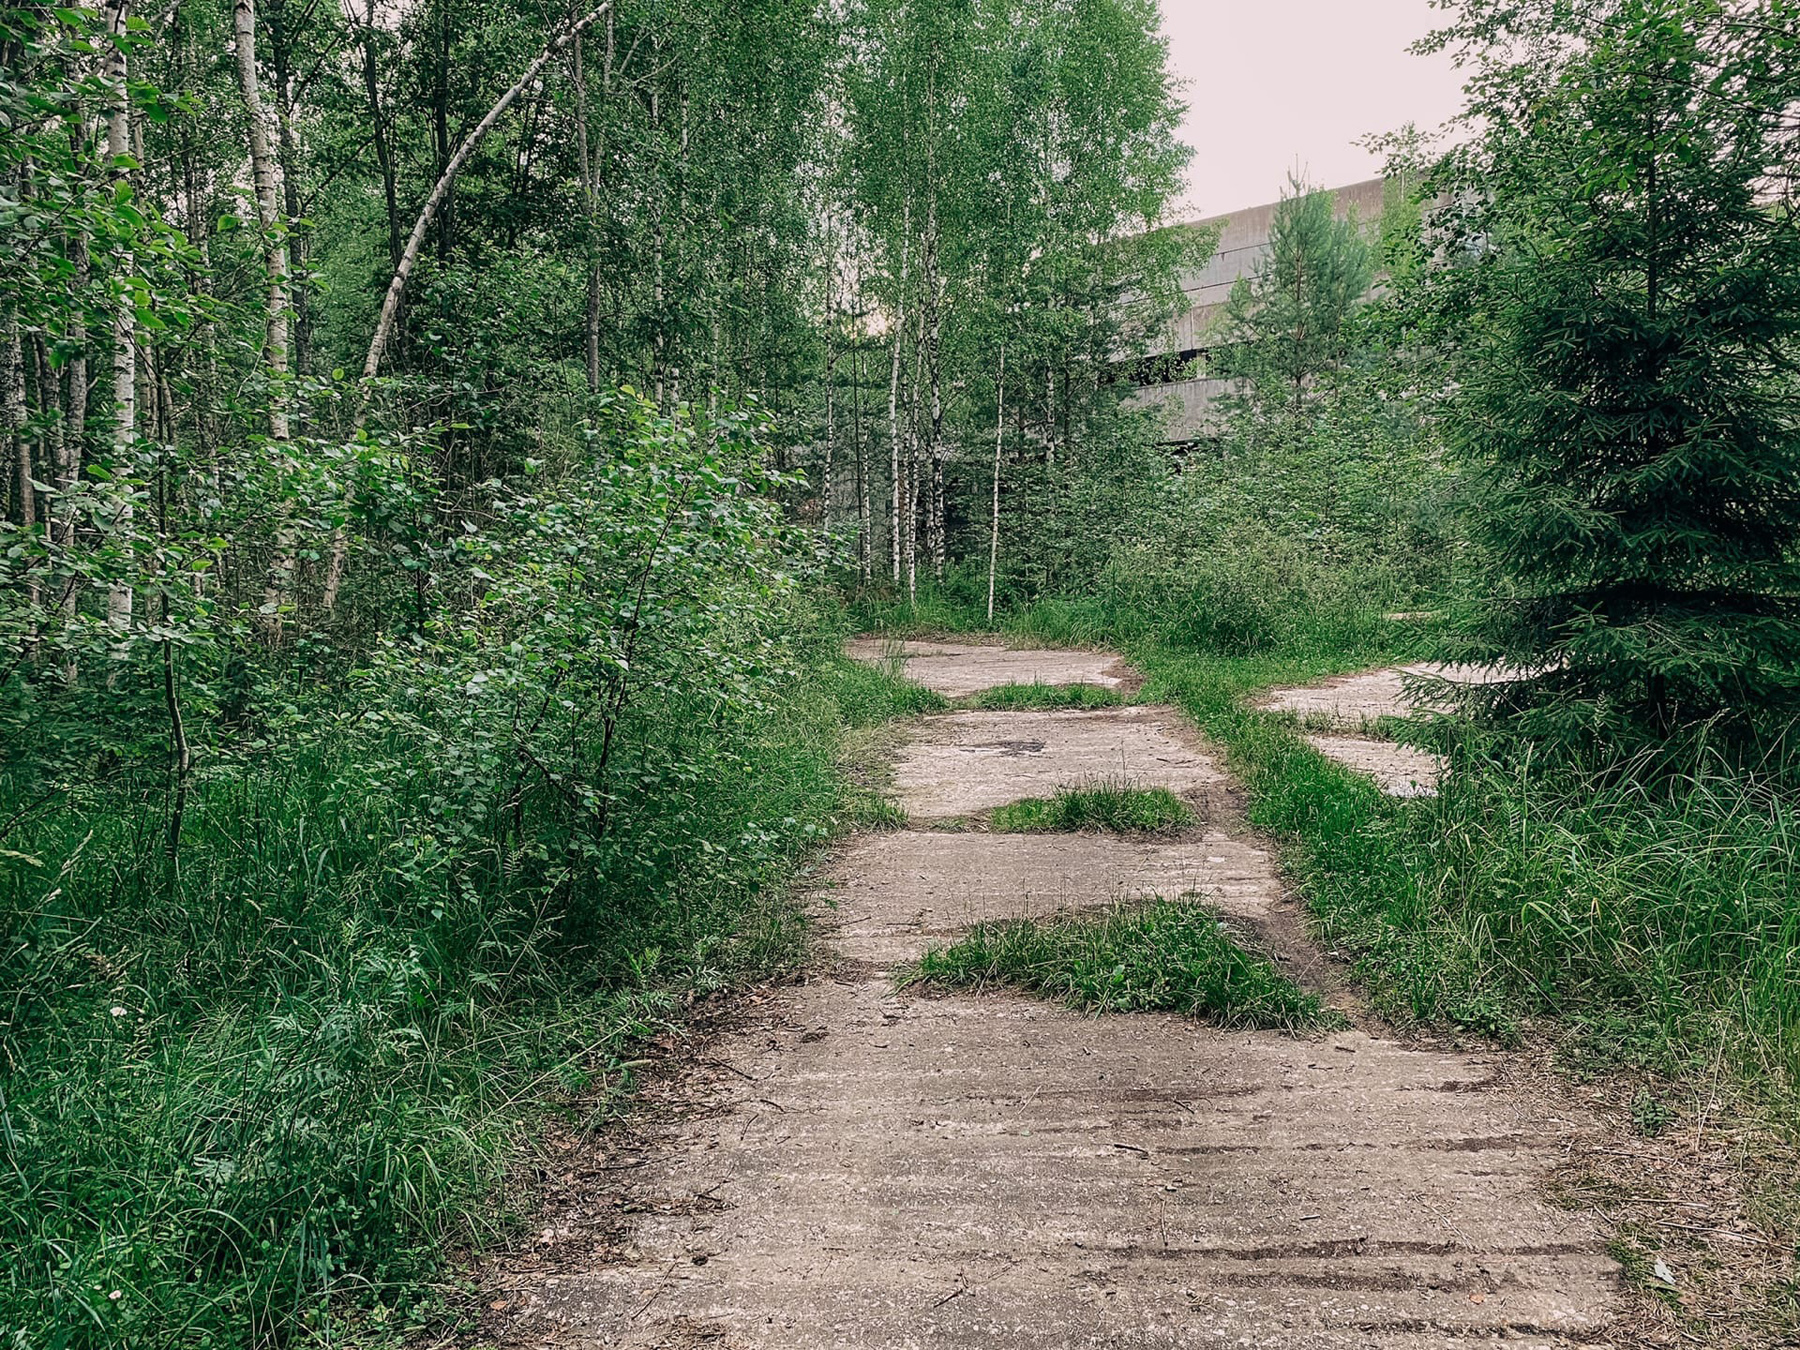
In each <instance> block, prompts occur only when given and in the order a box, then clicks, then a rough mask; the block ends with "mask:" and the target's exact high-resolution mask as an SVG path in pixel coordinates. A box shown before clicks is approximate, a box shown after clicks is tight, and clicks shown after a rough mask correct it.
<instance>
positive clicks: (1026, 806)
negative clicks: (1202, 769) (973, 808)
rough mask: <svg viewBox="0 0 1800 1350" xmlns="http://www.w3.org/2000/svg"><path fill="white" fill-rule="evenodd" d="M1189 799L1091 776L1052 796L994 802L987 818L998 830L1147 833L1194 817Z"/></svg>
mask: <svg viewBox="0 0 1800 1350" xmlns="http://www.w3.org/2000/svg"><path fill="white" fill-rule="evenodd" d="M1193 819H1194V813H1193V811H1192V810H1190V809H1189V807H1188V804H1187V803H1186V802H1184V801H1182V800H1181V798H1179V797H1177V796H1176V795H1175V794H1174V793H1173V792H1170V791H1169V789H1167V788H1160V787H1159V788H1140V787H1133V786H1131V785H1130V784H1129V783H1113V782H1108V781H1105V780H1096V781H1094V782H1090V783H1077V784H1074V785H1073V786H1071V787H1062V788H1058V789H1057V790H1056V795H1055V796H1053V797H1027V798H1025V799H1024V800H1022V801H1016V802H1011V803H1009V804H1007V805H1005V806H1001V807H996V808H995V810H994V813H993V815H992V816H990V817H989V820H990V823H991V824H992V826H993V828H994V829H995V830H996V831H998V832H1000V833H1002V834H1043V833H1051V832H1063V833H1072V832H1074V831H1077V830H1107V831H1110V832H1112V833H1115V834H1152V833H1155V832H1156V831H1159V830H1170V829H1175V828H1177V827H1179V826H1182V825H1188V824H1191V823H1192V822H1193Z"/></svg>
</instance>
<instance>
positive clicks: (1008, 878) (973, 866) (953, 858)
mask: <svg viewBox="0 0 1800 1350" xmlns="http://www.w3.org/2000/svg"><path fill="white" fill-rule="evenodd" d="M834 870H835V873H836V877H837V884H836V885H835V886H834V887H833V889H831V890H830V891H828V892H825V893H824V894H825V896H826V897H828V898H829V900H830V908H828V909H824V910H822V911H821V918H820V923H821V925H822V926H823V927H824V928H825V929H826V930H827V931H829V932H830V933H831V934H832V936H833V943H834V945H835V946H836V948H837V950H838V951H840V952H841V953H842V954H843V955H845V956H847V957H850V958H852V959H853V960H857V961H865V962H869V963H872V964H875V965H878V966H885V965H897V964H900V963H902V962H906V961H914V960H917V959H918V958H919V957H920V956H922V955H923V954H924V952H925V949H926V947H928V946H930V945H933V944H935V943H942V942H946V941H953V940H954V939H955V937H956V935H957V934H958V933H959V932H961V931H962V930H963V929H965V928H967V927H969V926H970V925H972V924H977V923H983V922H987V921H989V920H994V919H1019V918H1039V917H1042V916H1045V915H1049V914H1055V913H1058V912H1061V911H1066V910H1073V909H1082V908H1089V907H1093V906H1096V905H1105V904H1108V903H1111V902H1113V901H1118V900H1136V899H1141V898H1143V897H1145V896H1150V895H1160V896H1163V897H1165V898H1174V897H1177V896H1181V895H1187V894H1195V895H1199V896H1201V897H1203V898H1204V899H1205V900H1206V902H1207V903H1208V904H1210V905H1212V906H1213V907H1214V908H1216V909H1218V910H1219V911H1220V912H1222V913H1225V914H1228V915H1231V916H1234V917H1237V918H1242V919H1246V920H1249V921H1251V922H1253V923H1255V922H1261V921H1262V920H1265V919H1267V918H1268V917H1269V916H1270V913H1271V911H1272V910H1274V909H1275V908H1276V907H1277V906H1289V905H1290V904H1291V902H1290V901H1289V900H1288V897H1287V895H1286V893H1285V891H1284V889H1283V887H1282V884H1281V878H1280V876H1279V875H1278V874H1277V872H1276V869H1275V860H1274V859H1273V858H1271V857H1270V856H1269V854H1268V852H1267V851H1266V850H1264V849H1261V848H1258V847H1256V846H1255V845H1253V844H1247V843H1243V842H1240V841H1238V840H1235V839H1232V838H1230V837H1229V836H1227V835H1226V834H1225V833H1224V832H1223V831H1220V830H1210V831H1206V832H1204V833H1203V834H1201V835H1200V836H1199V837H1198V838H1194V839H1182V840H1179V841H1173V842H1162V841H1154V840H1139V839H1126V838H1120V837H1117V836H1113V835H1096V834H1083V835H1068V834H1050V835H1025V834H943V833H935V832H929V831H918V830H901V831H896V832H894V833H891V834H871V835H864V836H862V837H860V838H858V839H855V840H852V841H851V843H850V844H849V845H848V846H847V848H846V849H845V851H844V854H843V856H842V858H841V859H840V860H839V863H838V866H837V867H836V869H834Z"/></svg>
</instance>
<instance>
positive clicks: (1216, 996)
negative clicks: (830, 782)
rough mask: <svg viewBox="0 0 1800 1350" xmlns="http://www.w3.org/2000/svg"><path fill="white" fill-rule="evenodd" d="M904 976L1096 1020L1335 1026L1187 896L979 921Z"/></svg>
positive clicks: (1312, 999)
mask: <svg viewBox="0 0 1800 1350" xmlns="http://www.w3.org/2000/svg"><path fill="white" fill-rule="evenodd" d="M902 978H903V980H905V981H907V982H913V983H930V984H934V985H938V986H941V987H943V988H948V989H979V988H982V987H984V986H988V985H1011V986H1014V987H1017V988H1021V989H1025V990H1028V991H1030V992H1032V993H1035V994H1042V995H1044V996H1045V997H1047V998H1054V999H1059V1000H1061V1001H1062V1002H1064V1003H1067V1004H1068V1005H1069V1006H1070V1007H1073V1008H1081V1009H1085V1010H1087V1011H1090V1012H1095V1013H1107V1012H1151V1011H1160V1012H1177V1013H1182V1014H1185V1015H1187V1016H1190V1017H1200V1018H1205V1019H1206V1020H1208V1021H1210V1022H1214V1023H1216V1024H1218V1025H1220V1026H1224V1027H1276V1028H1280V1029H1282V1030H1285V1031H1305V1030H1312V1029H1316V1028H1320V1027H1327V1026H1335V1025H1338V1024H1339V1021H1340V1019H1339V1017H1338V1015H1337V1014H1336V1013H1335V1012H1333V1011H1332V1010H1330V1009H1328V1008H1326V1007H1325V1006H1324V1005H1323V1004H1322V1003H1321V1002H1320V1000H1319V998H1318V997H1317V996H1316V995H1314V994H1309V993H1307V992H1306V991H1305V990H1303V989H1301V988H1300V987H1299V986H1298V985H1296V984H1295V983H1294V982H1293V981H1292V980H1290V979H1288V978H1287V977H1286V976H1284V975H1282V974H1281V973H1280V972H1278V971H1277V970H1276V969H1275V967H1274V966H1273V965H1271V964H1270V963H1269V962H1268V961H1266V960H1264V959H1263V958H1262V957H1260V956H1255V955H1253V954H1251V953H1250V952H1247V951H1245V950H1244V948H1243V947H1241V946H1239V945H1238V943H1237V942H1236V941H1235V940H1234V939H1233V938H1232V936H1231V934H1230V932H1229V931H1228V930H1227V929H1226V927H1225V925H1224V924H1223V923H1221V922H1220V920H1219V917H1218V915H1217V914H1216V913H1214V912H1213V911H1212V910H1211V909H1209V908H1208V907H1207V906H1205V905H1203V904H1200V903H1199V902H1197V901H1194V900H1189V899H1181V900H1163V899H1156V900H1152V901H1149V902H1147V903H1144V904H1141V905H1120V906H1117V907H1115V908H1113V909H1111V910H1108V911H1106V912H1104V913H1101V914H1071V915H1062V916H1058V917H1056V918H1052V919H1016V920H1008V921H1005V922H999V923H984V924H979V925H977V926H976V927H975V928H973V929H971V930H970V931H969V933H968V934H967V935H966V936H965V937H963V938H962V939H960V940H959V941H957V942H956V943H954V944H952V945H950V946H948V947H940V948H934V949H933V950H931V951H929V952H927V953H926V954H925V956H924V957H923V958H921V959H920V961H919V962H918V964H917V965H916V966H914V967H912V968H911V969H910V970H908V971H907V972H906V973H905V974H904V975H903V976H902Z"/></svg>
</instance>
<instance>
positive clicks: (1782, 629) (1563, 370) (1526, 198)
mask: <svg viewBox="0 0 1800 1350" xmlns="http://www.w3.org/2000/svg"><path fill="white" fill-rule="evenodd" d="M1793 32H1794V24H1793V16H1792V13H1791V7H1790V6H1789V5H1788V4H1787V3H1786V0H1756V3H1751V4H1734V5H1731V6H1729V7H1727V6H1723V5H1721V4H1718V3H1714V2H1713V0H1602V3H1599V4H1595V5H1584V6H1579V7H1576V12H1573V13H1572V12H1571V9H1570V7H1568V6H1566V5H1563V4H1560V3H1553V0H1530V2H1529V3H1526V4H1523V5H1518V6H1511V7H1508V8H1507V9H1506V10H1505V11H1504V12H1503V13H1501V14H1499V15H1496V14H1495V13H1494V11H1493V7H1491V6H1487V5H1485V4H1476V3H1473V2H1472V0H1467V2H1466V3H1465V5H1464V9H1463V16H1462V18H1461V19H1460V20H1459V21H1458V22H1456V23H1454V24H1453V25H1452V26H1451V27H1450V28H1449V29H1447V30H1445V32H1443V33H1441V34H1439V35H1437V38H1436V41H1437V43H1438V44H1439V45H1443V46H1455V47H1459V48H1460V49H1461V50H1462V51H1463V53H1464V54H1465V57H1466V58H1468V59H1472V60H1473V61H1474V62H1475V64H1476V72H1475V78H1474V79H1473V81H1472V82H1471V85H1470V90H1471V94H1472V96H1473V97H1472V103H1471V107H1470V110H1469V117H1470V118H1471V119H1474V121H1475V124H1476V125H1478V126H1481V127H1483V128H1484V130H1483V131H1482V133H1481V135H1480V136H1479V138H1478V139H1476V140H1475V141H1474V142H1473V143H1471V144H1470V145H1469V146H1468V147H1467V148H1466V149H1465V150H1463V151H1461V152H1459V153H1458V154H1457V155H1456V156H1454V158H1453V159H1452V161H1451V167H1452V169H1453V171H1454V172H1453V176H1452V178H1451V180H1450V183H1449V184H1448V186H1449V188H1450V194H1449V197H1448V200H1450V201H1451V202H1452V203H1453V204H1454V211H1453V212H1446V213H1444V214H1445V215H1446V216H1450V215H1454V216H1455V220H1454V221H1453V222H1451V223H1452V224H1454V229H1451V230H1449V231H1447V232H1446V233H1445V234H1444V235H1443V240H1444V251H1443V256H1444V257H1446V258H1449V257H1455V258H1458V259H1459V260H1460V263H1459V265H1455V266H1448V267H1444V268H1442V269H1441V270H1440V274H1439V276H1438V278H1437V280H1436V282H1435V283H1434V284H1435V287H1436V289H1437V291H1438V292H1439V294H1440V296H1444V297H1448V298H1449V301H1450V307H1451V308H1452V310H1453V311H1454V313H1455V317H1456V318H1457V320H1458V325H1457V326H1458V328H1459V330H1460V333H1461V335H1462V345H1461V350H1460V352H1459V355H1458V360H1457V363H1456V364H1457V371H1456V375H1457V382H1458V387H1457V393H1456V395H1455V397H1454V400H1453V416H1452V419H1451V426H1450V430H1451V434H1452V437H1453V440H1454V442H1455V444H1456V445H1457V446H1458V447H1459V448H1460V449H1461V450H1462V451H1463V452H1464V453H1465V454H1467V455H1468V456H1469V457H1470V458H1471V460H1472V461H1474V463H1475V464H1476V465H1477V466H1478V467H1479V470H1480V472H1481V475H1482V492H1481V493H1480V495H1479V498H1478V517H1479V531H1480V536H1481V538H1482V540H1483V542H1484V543H1485V545H1486V548H1487V550H1488V555H1489V557H1490V558H1491V560H1492V563H1493V565H1494V566H1495V567H1496V568H1497V570H1498V573H1499V577H1498V579H1497V585H1496V587H1495V591H1494V593H1493V594H1492V595H1491V596H1490V597H1488V599H1487V600H1486V602H1485V604H1484V607H1483V609H1482V612H1481V615H1480V618H1479V620H1478V621H1477V622H1476V623H1475V624H1474V625H1473V627H1472V630H1471V633H1470V635H1469V641H1468V643H1467V645H1466V649H1465V650H1466V654H1468V655H1471V656H1473V657H1476V658H1478V659H1485V660H1505V661H1508V662H1512V663H1515V664H1517V665H1519V666H1521V667H1524V668H1525V670H1526V671H1527V672H1528V675H1529V678H1527V679H1525V680H1523V681H1520V682H1518V683H1516V684H1514V685H1511V686H1502V687H1501V689H1500V691H1499V692H1498V693H1497V694H1495V695H1494V696H1493V700H1492V701H1493V704H1494V706H1495V707H1497V708H1503V709H1508V710H1510V711H1512V712H1514V713H1516V714H1518V715H1520V717H1521V721H1522V724H1523V725H1524V726H1526V727H1527V728H1528V729H1532V730H1535V731H1537V732H1540V733H1552V734H1558V735H1561V736H1565V737H1567V736H1571V735H1575V734H1579V733H1581V732H1583V731H1585V730H1592V729H1596V728H1606V729H1609V730H1612V731H1620V730H1630V729H1636V730H1638V731H1640V732H1641V731H1643V730H1646V729H1647V730H1649V731H1651V732H1666V731H1668V730H1671V729H1673V728H1674V727H1676V726H1678V725H1681V724H1691V723H1695V722H1698V721H1700V720H1703V719H1712V718H1724V719H1725V720H1727V721H1729V722H1732V723H1734V724H1736V725H1737V726H1738V727H1739V728H1740V729H1741V728H1744V727H1747V726H1749V725H1751V724H1752V723H1754V722H1755V721H1756V720H1757V719H1758V715H1759V714H1766V713H1770V712H1778V711H1790V712H1791V711H1792V710H1793V709H1794V707H1795V706H1796V695H1797V694H1800V569H1797V567H1796V546H1797V545H1800V383H1797V380H1796V377H1797V375H1800V367H1797V362H1800V228H1797V224H1796V218H1795V203H1794V199H1793V196H1792V185H1793V179H1792V177H1791V170H1792V168H1793V167H1794V163H1793V154H1794V145H1793V138H1792V131H1793V128H1792V125H1791V110H1792V106H1793V102H1792V100H1793V95H1794V76H1793V74H1792V72H1793V69H1794V66H1793V62H1792V59H1791V51H1789V50H1788V48H1791V46H1792V34H1793ZM1784 35H1785V36H1784ZM1784 53H1785V54H1784Z"/></svg>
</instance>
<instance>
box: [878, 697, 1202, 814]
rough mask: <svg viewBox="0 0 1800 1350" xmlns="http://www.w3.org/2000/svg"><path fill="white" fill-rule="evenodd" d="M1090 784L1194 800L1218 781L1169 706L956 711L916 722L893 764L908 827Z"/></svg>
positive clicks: (1182, 722)
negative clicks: (1153, 790)
mask: <svg viewBox="0 0 1800 1350" xmlns="http://www.w3.org/2000/svg"><path fill="white" fill-rule="evenodd" d="M1097 781H1105V782H1113V783H1120V784H1127V785H1129V786H1132V787H1141V788H1148V787H1163V788H1168V789H1169V790H1170V791H1171V792H1174V793H1177V794H1179V795H1199V794H1203V793H1204V791H1205V789H1206V788H1208V787H1213V786H1219V785H1222V784H1223V783H1224V782H1225V775H1224V774H1223V773H1221V772H1220V771H1219V768H1218V766H1217V765H1215V764H1214V763H1213V762H1212V760H1211V759H1210V758H1208V757H1207V756H1206V755H1204V754H1202V753H1200V752H1199V751H1198V750H1196V749H1194V748H1193V737H1192V733H1191V732H1190V731H1189V730H1188V728H1187V724H1186V723H1185V722H1184V721H1183V719H1182V717H1181V714H1180V713H1179V712H1177V711H1176V710H1175V709H1173V708H1156V707H1127V708H1100V709H1095V710H1089V711H1082V712H959V713H945V714H943V715H941V716H936V717H927V718H924V719H922V720H921V721H920V722H919V723H918V725H917V728H916V731H915V734H914V736H913V737H912V739H911V740H910V741H908V743H907V744H906V745H905V746H904V747H903V748H902V749H901V751H900V755H899V758H898V759H897V761H896V762H895V765H894V787H895V789H896V791H897V793H898V796H899V801H900V805H901V806H902V807H903V808H904V809H905V811H906V814H907V816H908V817H909V818H910V819H913V820H946V819H951V818H954V817H958V816H967V815H972V814H974V813H976V812H980V811H988V810H992V809H993V808H994V807H996V806H1004V805H1005V804H1006V803H1008V802H1015V801H1018V800H1020V799H1021V798H1024V797H1049V796H1051V795H1053V794H1054V793H1055V791H1056V789H1057V788H1059V787H1069V786H1073V785H1074V784H1077V783H1092V782H1097Z"/></svg>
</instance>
